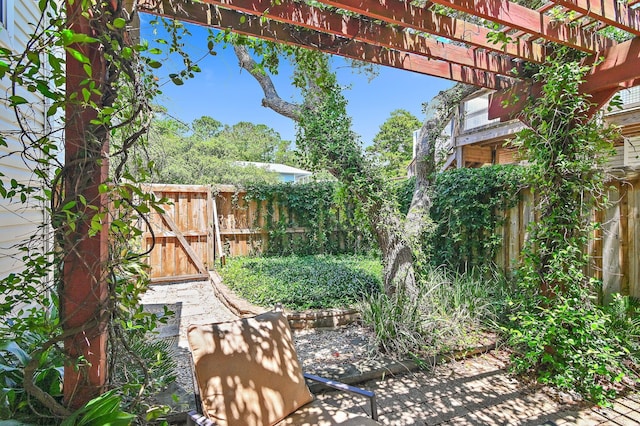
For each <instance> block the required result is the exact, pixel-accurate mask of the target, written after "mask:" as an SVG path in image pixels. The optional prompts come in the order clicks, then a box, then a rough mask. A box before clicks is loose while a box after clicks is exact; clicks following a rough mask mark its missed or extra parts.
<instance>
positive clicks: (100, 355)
mask: <svg viewBox="0 0 640 426" xmlns="http://www.w3.org/2000/svg"><path fill="white" fill-rule="evenodd" d="M67 19H68V22H69V25H70V27H71V28H72V29H73V30H74V31H75V32H78V33H83V34H87V35H91V27H90V23H89V21H88V19H87V18H86V17H83V16H82V10H81V4H80V2H77V1H76V2H67ZM72 47H73V48H74V49H76V50H77V51H79V52H81V53H82V54H83V55H84V56H86V57H87V58H88V59H89V64H88V65H89V66H90V67H91V71H92V78H93V80H94V82H95V84H96V87H100V82H101V81H102V79H103V76H104V58H103V56H102V53H101V51H100V46H99V43H83V44H76V45H73V46H72ZM66 73H67V82H66V90H67V97H68V99H71V98H72V97H74V96H77V98H75V99H73V100H70V101H69V102H68V103H67V107H66V111H65V165H66V167H65V168H66V175H65V180H64V201H63V203H65V204H66V203H69V202H73V201H76V202H77V204H76V206H75V207H74V208H73V209H72V210H73V211H74V212H75V213H77V214H79V215H82V218H81V219H80V220H79V221H78V222H77V223H76V227H75V229H73V228H72V227H68V226H66V225H63V228H62V229H63V230H64V234H65V235H64V236H63V243H62V245H63V250H64V255H65V257H64V266H63V269H62V286H61V288H60V290H59V296H60V306H61V313H60V315H61V321H62V325H63V328H64V330H65V332H66V333H68V334H69V336H68V337H67V338H66V339H65V340H64V349H65V353H66V355H67V356H68V357H69V358H70V359H72V360H81V362H79V363H78V365H72V364H69V363H68V364H67V365H65V368H64V400H65V404H66V405H67V406H69V407H71V408H78V407H81V406H83V405H84V404H86V403H87V402H88V401H89V400H91V399H92V398H94V397H96V396H98V395H99V394H100V393H101V392H102V390H103V388H104V385H105V383H106V378H107V355H106V353H107V352H106V349H107V327H106V325H107V318H105V315H104V312H105V306H106V303H107V302H108V284H107V280H106V262H107V259H108V239H107V229H106V224H104V223H103V227H102V231H101V232H98V234H97V235H95V236H93V237H89V225H90V221H91V217H92V215H94V214H95V211H94V210H91V209H87V208H86V207H85V206H84V205H83V203H82V202H81V200H82V197H84V199H86V201H87V204H89V205H93V206H95V207H97V208H98V209H99V210H100V211H102V210H104V209H105V208H106V206H107V199H106V197H105V196H104V195H101V194H100V192H99V185H100V184H101V183H103V182H105V181H106V180H107V177H108V161H107V151H108V142H107V138H106V136H101V135H99V134H98V135H96V134H95V132H92V126H91V124H90V121H91V120H92V119H94V118H96V116H97V111H96V110H95V109H94V108H92V107H90V106H89V105H88V104H87V103H86V102H81V101H80V100H82V99H83V94H82V87H83V86H82V83H81V82H82V81H83V80H86V79H87V78H88V77H87V72H86V71H85V69H84V68H83V64H82V63H81V62H79V61H78V60H77V59H76V58H74V57H73V55H71V54H69V53H67V56H66ZM92 100H93V101H94V102H96V104H98V105H99V104H100V96H97V95H95V94H93V95H92ZM93 127H95V126H93ZM100 139H102V140H100ZM63 205H64V204H63ZM78 367H79V368H78Z"/></svg>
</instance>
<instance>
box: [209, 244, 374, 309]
mask: <svg viewBox="0 0 640 426" xmlns="http://www.w3.org/2000/svg"><path fill="white" fill-rule="evenodd" d="M220 273H221V275H222V277H223V280H224V282H225V284H226V285H228V286H229V287H230V288H232V289H233V290H235V291H236V292H237V293H238V294H239V295H241V296H242V297H244V298H245V299H247V300H249V301H251V302H253V303H256V304H258V305H261V306H264V307H267V308H271V307H273V306H274V305H275V304H277V303H282V305H283V306H284V307H286V308H288V309H294V310H304V309H311V308H343V307H349V306H353V305H354V304H355V303H357V302H360V301H361V300H362V299H363V298H365V297H368V296H371V295H375V294H378V293H379V292H380V291H381V275H382V265H381V264H380V261H379V260H378V259H373V258H366V257H362V256H337V257H336V256H304V257H298V256H289V257H278V258H273V257H272V258H249V257H246V258H232V259H229V262H228V263H227V265H226V266H225V267H224V268H223V269H222V270H221V271H220Z"/></svg>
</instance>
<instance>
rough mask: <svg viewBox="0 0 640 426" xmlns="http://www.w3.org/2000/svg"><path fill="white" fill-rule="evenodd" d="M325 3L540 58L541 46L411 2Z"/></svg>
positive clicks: (533, 59)
mask: <svg viewBox="0 0 640 426" xmlns="http://www.w3.org/2000/svg"><path fill="white" fill-rule="evenodd" d="M318 1H320V2H321V3H324V4H327V5H329V6H334V7H337V8H340V9H345V10H348V11H351V12H355V13H357V14H360V15H363V16H367V17H369V18H373V19H377V20H381V21H384V22H387V23H389V24H394V25H400V26H403V27H407V28H412V29H414V30H417V31H422V32H426V33H430V34H434V35H437V36H441V37H445V38H448V39H450V40H454V41H459V42H462V43H465V44H471V45H473V46H477V47H482V48H484V49H488V50H492V51H495V52H499V53H503V54H506V55H509V56H511V57H513V58H519V59H523V60H526V61H530V62H538V63H541V62H544V59H545V48H544V46H542V45H540V44H537V43H531V42H529V41H526V40H522V39H518V40H517V41H516V42H515V43H508V44H507V45H506V46H501V45H497V44H494V43H491V42H490V41H489V34H490V33H491V31H490V30H489V29H488V28H485V27H482V26H480V25H477V24H472V23H470V22H466V21H464V20H461V19H454V18H450V17H448V16H443V15H439V14H437V13H434V12H432V11H430V10H428V9H427V8H422V7H418V6H413V5H411V4H410V3H409V2H405V1H402V0H367V1H362V0H318Z"/></svg>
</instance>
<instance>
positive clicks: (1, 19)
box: [0, 0, 38, 47]
mask: <svg viewBox="0 0 640 426" xmlns="http://www.w3.org/2000/svg"><path fill="white" fill-rule="evenodd" d="M33 5H34V7H35V8H37V7H38V5H37V4H36V3H33ZM13 8H14V0H0V46H1V47H11V44H12V43H11V39H12V38H13V29H14V26H13V12H14V11H13Z"/></svg>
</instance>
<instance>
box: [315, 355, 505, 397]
mask: <svg viewBox="0 0 640 426" xmlns="http://www.w3.org/2000/svg"><path fill="white" fill-rule="evenodd" d="M495 348H496V344H495V343H490V344H488V345H483V346H479V347H477V348H473V349H467V350H460V351H455V352H450V353H447V354H440V355H436V356H434V357H432V358H431V359H428V360H425V361H424V364H429V365H437V364H440V363H442V362H443V361H458V360H461V359H465V358H471V357H474V356H477V355H480V354H483V353H487V352H489V351H492V350H494V349H495ZM422 364H423V363H420V364H418V363H417V362H415V361H413V360H405V361H396V362H391V363H389V364H387V365H385V366H384V367H380V368H375V369H372V370H369V371H363V372H359V373H358V374H353V375H348V376H340V377H335V378H333V379H334V380H337V381H339V382H342V383H345V384H347V385H357V384H359V383H363V382H368V381H369V380H377V379H380V378H382V377H384V376H388V375H396V374H402V373H408V372H411V371H415V370H418V369H419V368H420V365H422ZM309 390H311V392H312V393H318V392H322V391H325V390H331V388H328V387H327V386H325V385H323V384H321V383H312V384H311V385H310V386H309Z"/></svg>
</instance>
